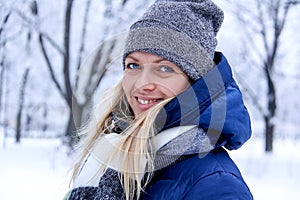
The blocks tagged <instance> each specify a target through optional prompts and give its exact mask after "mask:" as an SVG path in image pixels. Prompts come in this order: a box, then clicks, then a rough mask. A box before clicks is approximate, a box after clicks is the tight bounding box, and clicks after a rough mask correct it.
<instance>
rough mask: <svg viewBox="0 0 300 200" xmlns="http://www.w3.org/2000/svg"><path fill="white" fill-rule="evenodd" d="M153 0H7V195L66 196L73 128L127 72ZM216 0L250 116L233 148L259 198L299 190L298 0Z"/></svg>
mask: <svg viewBox="0 0 300 200" xmlns="http://www.w3.org/2000/svg"><path fill="white" fill-rule="evenodd" d="M153 1H154V0H101V1H99V0H60V1H49V0H0V163H1V164H0V199H3V200H13V199H21V198H22V199H41V198H42V199H51V200H53V199H63V197H64V195H65V193H66V192H67V191H68V183H69V182H68V181H69V170H70V169H71V168H72V164H73V157H72V156H73V153H72V152H73V149H74V146H75V144H76V141H77V139H78V137H77V135H76V130H78V128H79V127H81V126H82V125H83V124H84V123H85V122H86V120H87V118H88V116H89V113H90V111H91V109H93V106H94V103H97V102H99V101H100V100H101V98H102V92H103V91H104V90H105V89H107V88H109V87H111V86H112V85H114V84H115V83H117V82H118V80H119V79H120V77H121V74H122V63H121V62H120V59H119V58H120V56H121V53H122V44H123V43H122V42H124V38H125V37H124V36H125V35H126V31H127V30H128V28H129V26H130V24H131V23H132V22H134V21H135V20H136V19H138V18H139V17H140V16H141V15H142V13H143V12H144V11H145V10H146V9H147V8H148V7H149V5H150V4H151V3H152V2H153ZM214 2H215V3H216V4H218V5H219V6H220V7H221V8H222V9H223V10H224V12H225V21H224V23H223V26H222V28H221V30H220V32H219V33H218V46H217V50H218V51H222V52H223V53H224V54H225V55H226V57H227V58H228V60H229V62H230V64H231V66H232V68H233V69H232V70H233V73H234V77H235V78H236V80H237V82H238V83H239V85H240V89H241V91H242V93H243V97H244V101H245V104H246V106H247V108H248V110H249V113H250V116H251V120H252V131H253V133H252V138H251V139H250V140H249V141H248V142H247V143H246V144H245V145H244V146H243V147H242V148H241V149H240V150H237V151H234V152H230V155H231V157H232V158H233V159H234V160H235V161H236V163H237V165H238V166H239V168H240V170H241V172H242V174H243V176H244V178H245V180H246V182H248V185H249V187H250V190H251V191H252V193H253V195H254V199H258V200H262V199H298V198H297V197H299V195H300V192H299V186H300V185H299V181H298V180H299V178H300V173H299V167H300V132H299V131H298V127H299V124H300V112H299V111H300V102H299V98H300V94H299V90H300V71H299V69H298V68H297V67H298V66H300V59H298V58H299V56H300V45H299V44H300V34H299V33H298V30H299V27H300V21H299V19H300V1H298V0H262V1H261V0H247V1H246V0H240V1H234V0H227V1H222V0H214ZM91 63H92V64H91Z"/></svg>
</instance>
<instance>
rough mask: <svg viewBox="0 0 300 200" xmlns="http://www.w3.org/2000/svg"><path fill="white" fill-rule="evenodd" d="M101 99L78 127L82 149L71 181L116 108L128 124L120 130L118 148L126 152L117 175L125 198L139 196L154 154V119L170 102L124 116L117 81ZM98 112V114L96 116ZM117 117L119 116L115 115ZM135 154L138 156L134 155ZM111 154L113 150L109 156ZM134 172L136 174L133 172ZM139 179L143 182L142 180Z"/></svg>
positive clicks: (125, 107)
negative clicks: (83, 123) (141, 167)
mask: <svg viewBox="0 0 300 200" xmlns="http://www.w3.org/2000/svg"><path fill="white" fill-rule="evenodd" d="M104 96H105V98H104V99H103V100H102V101H101V102H100V104H99V106H100V107H101V111H98V112H97V111H96V112H95V113H94V114H93V115H94V116H93V115H91V117H90V120H89V122H88V124H87V125H86V126H84V127H83V128H82V129H81V130H80V136H84V137H83V138H82V142H81V144H82V146H83V147H84V148H82V152H81V154H80V159H79V161H78V162H77V163H76V165H75V167H74V170H73V174H72V181H75V179H76V177H77V176H78V175H79V172H80V167H81V166H82V165H83V163H84V162H85V159H86V157H87V155H88V154H89V153H90V152H91V149H92V148H93V146H94V145H95V142H96V140H97V139H99V138H100V137H101V136H103V135H104V134H109V133H110V132H111V129H110V126H111V125H112V124H111V121H112V120H111V113H112V112H113V111H114V110H116V109H117V111H118V113H119V114H120V115H121V117H120V118H121V120H124V121H126V122H127V123H128V127H127V128H126V129H125V130H123V131H122V133H121V134H122V135H123V136H124V139H123V140H122V144H121V146H120V148H121V149H122V150H123V151H125V152H127V153H126V154H125V158H124V163H123V166H124V171H122V172H119V178H120V181H121V183H122V186H123V189H124V192H125V195H126V200H129V199H134V197H136V198H137V199H139V197H140V193H141V191H142V190H143V189H144V188H145V186H146V185H147V184H148V183H149V181H150V178H151V175H152V172H153V171H154V156H155V152H154V151H153V144H152V142H151V140H150V138H151V137H153V136H154V135H155V128H156V127H155V123H154V121H155V118H156V116H157V115H158V113H159V111H160V110H161V108H162V107H163V106H164V105H165V104H166V103H167V102H169V101H170V99H168V100H165V101H163V102H161V103H159V104H157V105H155V106H153V107H151V108H150V109H149V110H147V111H145V112H143V113H142V114H140V115H139V116H138V118H136V119H134V118H133V117H132V116H128V110H129V109H130V108H129V104H128V102H127V100H126V97H125V94H124V91H123V88H122V84H121V81H120V82H119V83H118V84H117V85H116V86H115V87H114V88H112V89H110V90H109V91H107V92H106V94H105V95H104ZM97 115H99V116H97ZM118 117H119V116H118ZM137 155H138V156H137ZM112 156H113V153H112V155H111V157H112ZM143 157H145V158H146V161H147V163H146V167H147V168H146V169H145V172H147V173H146V174H145V177H143V175H144V173H140V171H141V170H140V166H141V162H142V160H141V159H142V158H143ZM135 172H137V173H135ZM142 182H143V183H142Z"/></svg>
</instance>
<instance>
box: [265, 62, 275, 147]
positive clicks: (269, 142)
mask: <svg viewBox="0 0 300 200" xmlns="http://www.w3.org/2000/svg"><path fill="white" fill-rule="evenodd" d="M269 68H270V67H265V74H266V77H267V84H268V85H267V86H268V96H267V98H268V111H267V114H266V115H265V117H264V118H265V136H266V137H265V140H266V146H265V151H266V152H271V151H272V150H273V139H274V129H275V125H274V118H275V114H276V90H275V85H274V81H273V80H272V76H271V74H270V71H271V70H268V69H269Z"/></svg>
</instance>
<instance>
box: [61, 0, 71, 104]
mask: <svg viewBox="0 0 300 200" xmlns="http://www.w3.org/2000/svg"><path fill="white" fill-rule="evenodd" d="M72 7H73V0H67V7H66V15H65V30H64V49H65V55H64V66H63V68H64V70H63V71H64V81H65V89H66V100H67V103H68V104H69V106H70V108H71V107H72V86H71V80H70V30H71V14H72Z"/></svg>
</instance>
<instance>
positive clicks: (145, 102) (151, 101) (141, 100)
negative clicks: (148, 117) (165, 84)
mask: <svg viewBox="0 0 300 200" xmlns="http://www.w3.org/2000/svg"><path fill="white" fill-rule="evenodd" d="M137 101H138V102H139V103H140V104H143V105H147V104H151V103H153V102H156V101H157V100H156V99H151V100H145V99H139V98H138V99H137Z"/></svg>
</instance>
